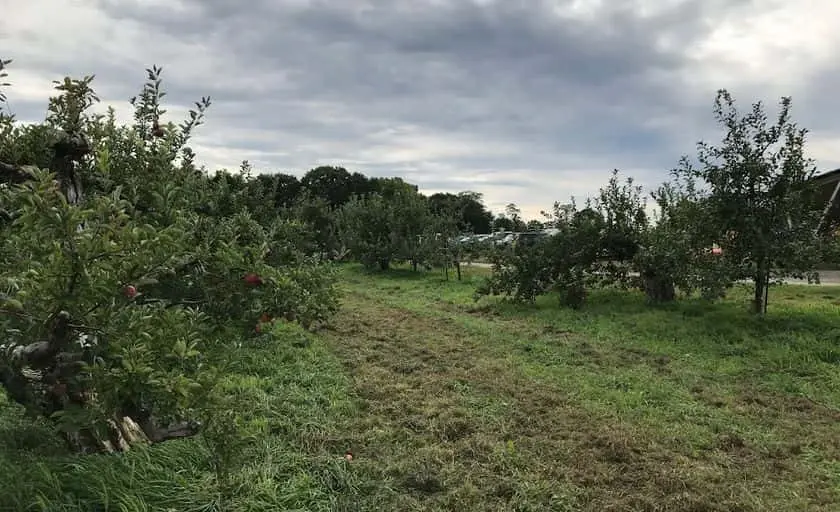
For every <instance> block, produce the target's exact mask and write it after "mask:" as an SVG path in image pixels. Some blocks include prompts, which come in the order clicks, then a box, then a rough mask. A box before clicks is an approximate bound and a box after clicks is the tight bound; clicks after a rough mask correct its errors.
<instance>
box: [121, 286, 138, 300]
mask: <svg viewBox="0 0 840 512" xmlns="http://www.w3.org/2000/svg"><path fill="white" fill-rule="evenodd" d="M123 294H124V295H125V296H126V297H128V298H129V299H133V298H134V297H136V296H137V288H135V287H134V286H133V285H128V286H126V287H125V288H124V289H123Z"/></svg>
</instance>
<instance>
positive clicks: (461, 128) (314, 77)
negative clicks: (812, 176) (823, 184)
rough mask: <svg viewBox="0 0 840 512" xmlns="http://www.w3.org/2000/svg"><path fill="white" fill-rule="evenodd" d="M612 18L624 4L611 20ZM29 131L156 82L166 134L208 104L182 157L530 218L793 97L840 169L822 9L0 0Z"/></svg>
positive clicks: (653, 176) (799, 116)
mask: <svg viewBox="0 0 840 512" xmlns="http://www.w3.org/2000/svg"><path fill="white" fill-rule="evenodd" d="M619 6H621V7H619ZM0 13H3V14H2V15H1V16H0V58H11V59H14V60H15V61H14V63H13V64H12V66H11V67H10V69H9V74H10V77H9V81H11V82H13V87H12V88H10V89H9V90H8V97H9V103H10V106H11V108H12V110H13V111H14V112H15V113H16V114H17V115H18V117H19V119H21V120H24V121H39V120H42V119H43V118H44V112H45V107H46V99H47V97H48V96H49V95H50V94H51V89H50V88H51V81H52V80H56V79H61V78H62V77H64V76H66V75H71V76H76V77H81V76H83V75H85V74H96V81H95V84H96V88H97V90H98V92H99V93H100V96H101V98H102V100H103V105H113V106H114V107H116V108H117V109H118V111H119V112H120V113H121V114H122V115H126V114H127V113H130V110H129V109H128V101H127V100H128V98H129V97H131V96H133V95H134V94H136V93H137V92H138V91H139V90H140V88H141V86H142V84H143V81H144V78H145V76H144V75H145V72H144V69H145V68H146V67H151V65H152V64H156V65H158V66H162V67H163V69H164V83H165V86H166V88H167V90H168V92H169V96H168V98H167V99H168V100H169V107H170V114H169V115H170V119H171V120H173V121H176V122H178V121H180V120H181V118H182V117H183V115H184V112H185V109H186V108H187V107H189V106H190V105H192V102H193V101H196V100H198V99H199V98H200V97H201V96H203V95H210V96H211V97H212V100H213V102H214V104H213V106H212V107H211V109H210V110H209V111H208V120H207V124H206V125H205V126H203V127H201V128H200V131H199V133H198V136H197V137H196V139H195V140H194V142H193V144H192V146H193V148H194V149H195V150H196V152H197V153H198V159H199V161H200V162H201V163H204V164H206V165H207V166H208V167H209V168H211V169H215V168H220V167H227V168H230V169H235V168H237V167H238V164H239V162H240V161H241V160H243V159H247V160H249V161H250V162H251V164H252V165H253V166H254V167H255V168H256V170H257V171H259V172H289V173H293V174H297V175H301V174H303V173H304V172H306V171H307V170H308V169H310V168H312V167H315V166H317V165H323V164H331V165H342V166H344V167H346V168H347V169H349V170H350V171H361V172H364V173H365V174H368V175H372V176H401V177H403V178H405V179H406V180H408V181H410V182H413V183H416V184H418V185H419V186H420V188H421V190H422V191H424V192H427V193H431V192H438V191H449V192H457V191H461V190H467V189H470V190H475V191H478V192H482V193H483V194H484V196H485V200H486V202H487V204H488V205H489V206H490V207H491V208H492V209H494V210H495V211H501V210H502V209H503V208H504V205H505V204H506V203H508V202H515V203H517V204H519V205H520V207H521V208H522V210H523V212H524V213H526V214H527V215H528V216H536V215H537V213H538V212H539V210H541V209H545V208H548V207H550V206H551V204H552V203H553V202H554V201H555V200H566V199H568V197H569V196H571V195H574V196H577V197H585V196H587V195H591V194H593V193H595V192H596V191H597V189H598V188H599V187H600V186H601V185H602V184H603V183H605V182H606V180H607V179H608V177H609V173H610V171H611V170H612V169H613V168H618V169H620V170H622V171H624V172H626V173H628V174H631V175H633V176H634V177H635V178H636V179H637V181H638V182H639V183H641V184H643V185H648V186H653V185H656V184H657V183H659V182H661V181H662V180H664V179H666V178H667V173H668V170H669V169H670V168H672V167H673V166H674V165H675V164H676V163H677V161H678V159H679V157H680V156H681V155H683V154H689V155H693V154H695V143H696V142H697V141H698V140H699V139H706V140H715V139H716V138H718V139H719V137H720V132H719V131H718V130H717V127H716V125H715V123H714V119H713V117H712V110H711V107H712V102H713V100H714V96H715V91H716V90H717V89H719V88H727V89H729V90H730V91H731V92H732V93H733V94H734V95H735V98H736V100H737V101H738V102H739V104H740V105H741V107H742V108H744V109H746V108H748V107H749V104H750V103H751V102H753V101H756V100H762V101H764V102H767V103H768V107H770V108H771V109H773V111H775V108H776V105H777V103H778V100H779V98H780V97H781V96H783V95H791V96H793V108H794V111H793V113H794V117H795V119H796V120H797V121H798V122H799V123H800V124H801V125H803V126H805V127H807V128H809V129H810V130H811V131H812V133H811V136H810V143H809V148H810V156H811V157H812V158H814V159H816V160H817V163H818V165H819V166H820V167H821V168H824V169H825V170H828V169H832V168H836V167H840V120H839V119H840V117H838V115H840V108H838V107H840V94H838V92H837V91H838V90H840V59H838V57H837V56H838V55H840V31H838V30H837V28H836V25H837V20H838V19H840V2H837V1H836V0H800V1H798V2H790V1H784V0H779V1H777V0H753V1H748V0H682V1H681V0H622V1H618V0H613V1H609V2H608V1H606V0H603V1H599V0H575V1H565V0H495V1H494V0H461V1H458V0H393V1H387V0H368V1H363V0H320V1H319V0H249V1H242V2H236V1H234V0H0Z"/></svg>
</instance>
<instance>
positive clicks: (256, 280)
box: [242, 272, 263, 286]
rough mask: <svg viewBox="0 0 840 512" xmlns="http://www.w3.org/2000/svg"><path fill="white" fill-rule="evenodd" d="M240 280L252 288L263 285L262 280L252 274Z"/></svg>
mask: <svg viewBox="0 0 840 512" xmlns="http://www.w3.org/2000/svg"><path fill="white" fill-rule="evenodd" d="M242 279H243V280H244V281H245V282H246V283H248V284H249V285H252V286H259V285H261V284H262V283H263V280H262V278H261V277H260V276H258V275H257V274H255V273H253V272H249V273H247V274H245V277H243V278H242Z"/></svg>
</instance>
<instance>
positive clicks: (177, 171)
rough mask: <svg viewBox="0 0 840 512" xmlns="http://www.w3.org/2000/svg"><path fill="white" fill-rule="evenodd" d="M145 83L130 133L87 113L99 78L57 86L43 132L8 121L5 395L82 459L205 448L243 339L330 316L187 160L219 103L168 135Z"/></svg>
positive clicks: (298, 274) (317, 279)
mask: <svg viewBox="0 0 840 512" xmlns="http://www.w3.org/2000/svg"><path fill="white" fill-rule="evenodd" d="M147 74H148V81H147V83H146V84H145V86H144V88H143V90H142V92H141V94H140V95H139V96H138V97H137V98H135V99H133V100H132V104H133V105H134V110H135V113H134V122H133V124H130V125H123V124H120V123H118V122H117V120H116V116H115V114H114V111H113V110H110V111H109V112H108V113H107V114H106V115H94V114H92V113H90V108H91V107H92V106H93V105H94V104H95V103H96V102H97V101H98V99H97V97H96V95H95V93H94V92H93V90H92V88H91V83H92V80H93V79H92V77H85V78H83V79H80V80H74V79H70V78H67V79H65V80H63V81H59V82H56V83H55V86H56V87H55V88H56V90H57V93H58V94H57V95H56V96H55V97H53V98H51V99H50V102H49V109H48V115H47V118H46V120H45V122H44V123H42V124H40V125H35V126H32V125H30V126H24V125H21V124H19V123H16V122H15V120H14V118H13V117H12V116H9V115H6V116H4V117H3V119H2V121H0V148H2V151H0V171H1V172H2V179H0V183H2V185H0V205H2V215H3V220H2V222H0V240H1V241H2V242H0V338H2V339H0V344H2V349H0V385H2V386H3V388H4V389H5V391H6V393H7V394H8V395H9V397H10V398H12V399H13V400H15V401H16V402H18V403H20V404H21V405H23V406H24V407H25V409H26V411H27V412H29V413H30V414H34V415H40V416H45V417H47V418H49V419H50V420H52V421H53V422H54V423H55V425H56V427H57V428H58V430H59V431H61V432H62V433H63V435H64V437H65V439H66V440H67V441H68V443H69V445H70V446H71V448H72V449H74V450H76V451H79V452H95V451H122V450H126V449H128V448H129V447H130V446H131V445H132V444H135V443H149V442H152V443H154V442H160V441H165V440H166V439H171V438H175V437H183V436H189V435H193V434H195V433H197V432H198V431H200V429H201V425H200V424H199V422H197V421H196V419H197V418H201V417H206V416H204V414H205V410H204V409H203V408H205V407H206V404H207V402H208V397H209V396H210V395H211V393H212V392H213V390H214V389H215V388H214V384H215V382H216V378H217V376H218V368H217V364H216V363H217V362H219V361H220V360H221V359H224V357H229V356H230V355H231V353H230V351H231V350H234V349H235V345H236V341H235V340H236V338H237V337H239V338H241V337H242V336H259V335H260V331H262V330H263V327H264V326H265V324H266V323H268V322H272V321H276V320H277V319H283V321H299V322H301V323H304V324H311V323H313V322H317V321H319V320H322V319H325V318H326V317H328V316H329V315H330V313H331V312H332V311H333V310H334V309H335V307H336V305H337V302H336V294H335V290H334V288H333V280H332V277H331V274H330V272H329V269H328V268H326V267H323V266H321V265H318V264H317V263H316V262H315V261H314V260H312V258H310V257H308V256H307V255H306V254H297V255H295V256H294V257H290V251H294V248H290V247H288V245H287V244H286V245H284V241H283V237H284V235H285V233H287V230H286V229H285V227H286V226H284V225H282V224H277V223H274V224H270V225H266V224H264V223H260V222H258V221H257V220H256V219H255V218H254V217H253V215H251V214H250V213H249V212H248V211H247V210H239V211H234V212H225V213H224V214H220V213H219V211H218V209H214V208H213V204H212V203H213V198H214V195H213V194H212V187H213V185H212V183H211V182H210V180H209V179H208V178H207V176H206V175H205V173H204V172H203V171H202V170H201V169H197V168H196V167H195V165H194V157H195V155H194V153H193V152H192V151H191V150H190V148H189V147H188V146H187V145H186V144H187V142H188V141H189V138H190V134H191V132H192V130H193V129H194V128H195V127H196V126H198V125H200V124H201V122H202V120H203V115H204V111H205V109H206V108H207V107H208V106H209V105H210V100H209V98H203V99H202V100H201V101H199V102H197V104H196V108H195V109H194V110H192V111H190V113H189V118H188V119H187V120H186V121H184V122H183V123H181V124H179V125H176V124H174V123H171V122H169V123H165V122H164V121H163V117H164V115H165V110H164V109H163V108H162V105H161V99H162V98H163V97H164V94H165V93H163V91H162V90H161V79H160V74H161V70H160V69H159V68H152V69H150V70H147ZM214 212H215V213H214ZM278 255H283V257H282V258H279V259H278ZM223 354H225V355H223Z"/></svg>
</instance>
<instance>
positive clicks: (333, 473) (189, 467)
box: [0, 326, 359, 512]
mask: <svg viewBox="0 0 840 512" xmlns="http://www.w3.org/2000/svg"><path fill="white" fill-rule="evenodd" d="M277 336H278V339H277V340H275V341H268V340H269V338H267V337H261V338H257V339H255V340H252V341H249V342H246V345H245V347H244V349H243V350H239V351H237V355H238V356H237V359H236V360H235V361H234V362H233V364H232V369H233V372H232V373H230V374H229V375H227V377H226V379H225V381H224V386H225V387H226V388H227V389H228V390H230V392H231V394H233V395H234V396H236V397H237V399H238V400H240V401H241V402H243V403H244V404H245V405H246V407H247V408H243V409H242V410H241V411H239V412H240V414H241V416H242V418H243V419H245V420H248V421H250V422H251V423H253V424H256V425H258V426H260V427H261V430H262V432H263V434H264V435H262V436H260V438H259V440H258V441H257V443H256V444H255V445H253V446H251V447H250V448H249V449H248V451H247V453H246V454H244V455H245V457H244V459H245V463H244V466H243V467H241V468H240V469H239V470H238V472H237V473H236V474H235V477H234V482H233V484H234V486H235V496H234V499H233V500H231V501H230V502H229V503H228V504H227V507H226V508H225V510H243V511H244V510H248V511H252V510H253V511H277V510H299V511H318V510H322V511H328V510H341V509H343V508H342V507H343V505H342V503H343V502H344V500H346V499H349V498H352V496H353V495H354V494H356V493H357V492H358V485H359V484H358V482H356V481H355V480H354V477H353V474H352V473H350V472H348V470H347V469H348V468H347V464H346V462H345V461H344V459H343V455H344V450H345V443H344V442H342V440H341V439H340V438H336V437H333V436H334V435H335V434H336V433H337V432H340V428H339V427H338V425H339V424H341V423H342V422H343V421H345V417H346V416H347V414H348V413H349V412H350V411H352V410H354V407H355V406H354V404H353V403H352V401H351V400H350V398H349V397H350V394H349V389H348V380H347V378H346V377H345V376H344V374H343V373H342V372H341V369H340V367H339V365H338V363H337V360H336V359H335V358H334V357H333V356H332V355H331V354H330V353H329V352H328V351H327V350H326V347H325V346H324V344H323V342H322V341H321V340H319V339H317V338H315V337H312V336H309V335H307V334H305V333H303V332H302V331H300V330H298V329H295V328H292V327H283V326H281V327H279V328H278V331H277ZM302 341H304V343H302ZM209 455H210V454H209V452H208V449H207V447H206V445H205V443H203V442H202V440H201V438H193V439H188V440H177V441H168V442H165V443H162V444H159V445H155V446H152V447H149V448H136V449H134V450H132V451H131V452H128V453H125V454H122V455H93V456H73V455H69V454H66V453H65V451H64V446H63V445H62V443H60V442H59V441H57V440H56V439H55V437H54V436H52V435H51V432H50V431H49V429H48V428H47V427H46V426H45V425H43V424H41V423H33V422H31V421H28V420H27V419H25V418H24V417H23V416H22V410H21V408H19V407H18V406H17V405H16V404H10V403H8V402H7V401H6V398H5V396H2V395H0V510H9V511H28V510H43V511H56V512H58V511H132V512H133V511H169V510H171V511H177V512H187V511H199V510H219V509H220V507H219V503H218V501H219V500H218V492H217V491H216V489H217V487H216V486H215V484H214V479H213V474H214V473H213V471H212V467H211V464H210V456H209ZM349 510H352V507H350V508H349Z"/></svg>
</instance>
